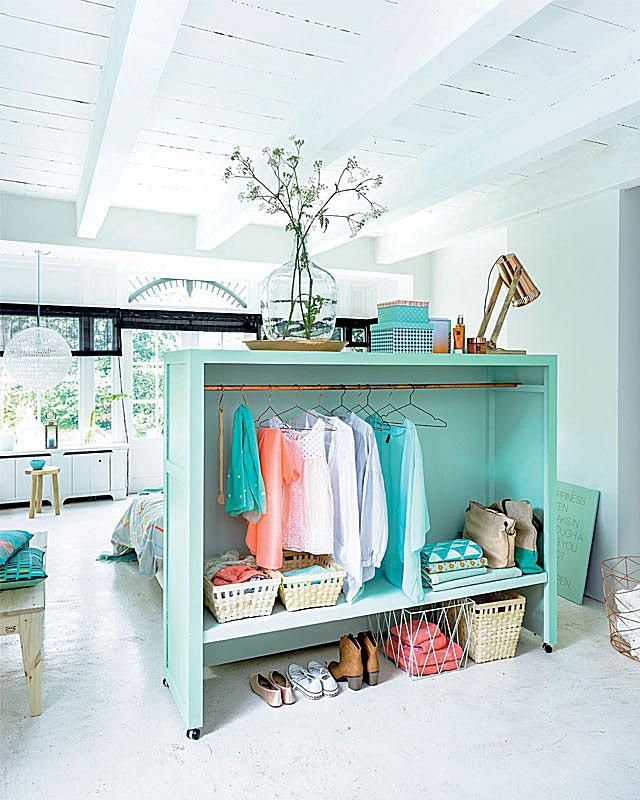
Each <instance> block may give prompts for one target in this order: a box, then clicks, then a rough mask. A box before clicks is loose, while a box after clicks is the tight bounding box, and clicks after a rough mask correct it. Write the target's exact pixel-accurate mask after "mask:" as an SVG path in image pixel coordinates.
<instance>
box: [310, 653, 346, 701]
mask: <svg viewBox="0 0 640 800" xmlns="http://www.w3.org/2000/svg"><path fill="white" fill-rule="evenodd" d="M307 672H308V673H309V674H310V675H313V677H314V678H317V679H318V680H319V681H320V683H321V685H322V691H323V693H324V694H326V695H327V697H335V696H336V695H337V694H338V691H339V689H338V684H337V683H336V680H335V678H334V677H333V675H332V674H331V673H330V672H329V670H328V669H327V668H326V667H325V665H324V664H321V663H320V662H319V661H309V663H308V664H307Z"/></svg>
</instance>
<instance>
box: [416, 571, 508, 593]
mask: <svg viewBox="0 0 640 800" xmlns="http://www.w3.org/2000/svg"><path fill="white" fill-rule="evenodd" d="M459 574H460V575H462V576H464V572H461V573H459ZM521 575H522V570H521V569H518V567H504V568H503V569H488V570H487V571H486V572H485V573H483V574H482V575H472V576H471V577H468V576H467V577H461V578H460V579H459V580H456V581H447V582H446V583H436V584H433V585H432V586H431V591H432V592H441V591H446V590H447V589H457V588H458V587H459V586H475V585H476V584H478V583H491V581H500V580H507V579H508V578H519V577H520V576H521Z"/></svg>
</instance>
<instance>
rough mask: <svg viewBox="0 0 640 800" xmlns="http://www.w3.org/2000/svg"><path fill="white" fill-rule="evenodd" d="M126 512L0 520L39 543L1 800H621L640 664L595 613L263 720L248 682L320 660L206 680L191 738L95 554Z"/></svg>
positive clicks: (567, 617) (12, 678)
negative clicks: (39, 687) (43, 562)
mask: <svg viewBox="0 0 640 800" xmlns="http://www.w3.org/2000/svg"><path fill="white" fill-rule="evenodd" d="M125 505H126V503H125V502H120V503H113V502H111V501H99V502H85V503H81V504H72V505H68V506H65V507H64V509H63V514H62V516H61V517H59V518H56V517H54V516H52V514H51V511H50V510H49V509H48V508H45V512H44V514H43V515H42V517H41V518H40V519H38V520H36V521H34V522H30V521H29V520H28V519H27V512H26V509H18V510H15V509H13V510H11V511H7V510H4V511H0V527H2V528H13V527H21V528H25V529H28V530H32V531H33V530H45V529H46V530H48V531H49V553H48V561H47V564H48V571H49V574H50V577H49V579H48V581H47V612H46V622H45V640H44V674H43V707H44V710H43V714H42V716H41V717H39V718H33V719H32V718H30V717H29V715H28V707H27V696H26V689H25V685H24V678H23V675H22V663H21V658H20V647H19V643H18V639H17V637H12V636H5V637H2V638H0V797H2V798H5V797H6V798H11V799H12V800H40V798H47V800H58V798H64V800H69V798H82V799H83V800H84V799H85V798H90V797H107V798H110V799H111V798H113V800H127V799H128V798H137V799H138V800H146V798H153V799H154V800H165V798H167V800H168V799H169V798H171V799H172V800H183V798H184V799H185V800H186V799H187V798H193V800H200V799H201V798H211V797H215V798H224V800H227V798H233V799H234V800H245V799H246V800H256V798H262V797H268V798H286V799H287V800H293V799H295V800H301V799H302V800H307V798H308V799H309V800H323V799H324V798H327V799H328V798H331V800H334V799H335V798H340V800H351V798H366V799H367V800H388V799H389V798H392V797H393V796H394V795H396V794H397V793H398V792H400V793H401V794H402V795H403V796H413V797H428V796H433V797H443V796H444V797H451V798H465V800H485V798H487V800H488V799H489V798H491V800H507V798H511V797H517V798H518V800H528V799H529V798H535V800H539V798H545V799H546V798H553V800H573V799H574V798H575V800H591V798H594V800H595V798H598V800H600V799H601V798H603V797H606V798H607V799H608V800H614V799H616V798H617V799H618V800H638V798H640V757H639V755H638V753H639V752H640V724H639V723H640V714H639V709H640V664H636V663H633V662H631V661H628V660H627V659H625V658H624V657H623V656H620V655H619V654H617V653H616V652H615V651H614V650H613V649H612V648H611V647H610V646H609V644H608V640H607V632H606V622H605V618H604V614H603V610H602V607H601V606H600V605H599V604H597V603H593V602H588V603H587V604H586V605H585V606H584V607H582V608H579V607H576V606H573V605H571V604H569V603H564V602H562V603H561V607H560V644H559V646H558V648H557V650H556V652H554V653H553V654H551V655H546V654H545V653H543V652H542V650H541V649H540V644H539V641H538V640H536V639H535V638H534V637H532V636H530V635H528V634H523V637H522V639H521V642H520V646H519V650H518V655H517V657H516V658H515V659H512V660H509V661H501V662H495V663H492V664H484V665H474V664H473V663H471V662H470V664H469V667H468V668H467V669H465V670H463V671H460V672H458V673H450V674H446V675H442V676H438V677H433V678H428V679H425V680H422V681H417V682H416V681H410V680H409V679H408V678H407V676H405V675H404V674H403V673H398V672H394V671H392V669H391V668H390V667H389V665H388V664H386V663H384V665H383V675H382V677H383V680H382V682H381V683H380V685H379V686H377V687H374V688H371V687H365V688H363V690H362V691H360V692H350V691H348V690H346V689H345V690H344V691H342V692H341V694H340V695H339V696H338V697H337V698H335V699H323V700H321V701H319V702H312V701H306V700H304V699H300V700H299V702H298V703H297V704H296V705H295V706H292V707H286V708H280V709H271V708H269V707H267V706H266V705H264V704H263V703H262V701H260V700H259V699H258V698H257V697H255V695H253V694H251V692H250V691H249V688H248V677H249V675H250V673H252V672H254V671H257V670H259V671H263V672H266V671H268V670H269V669H272V668H276V667H279V668H281V669H282V668H284V667H285V666H286V664H287V662H288V660H289V659H290V658H294V659H296V660H300V661H302V660H304V659H308V658H311V657H318V656H320V657H321V658H332V657H333V656H334V654H335V650H336V648H335V647H322V648H314V649H313V650H309V651H305V652H300V653H295V654H289V655H287V654H285V655H282V656H277V657H269V658H264V659H258V660H256V661H250V662H242V663H238V664H232V665H228V666H225V667H217V668H215V670H212V671H211V674H212V676H213V677H212V678H211V680H208V681H207V682H206V685H205V686H206V688H205V697H206V725H205V731H204V735H203V737H202V738H201V739H200V741H197V742H192V741H189V740H187V739H186V738H185V731H184V726H183V724H182V722H181V720H180V718H179V716H178V713H177V711H176V709H175V707H174V705H173V702H172V700H171V696H170V694H169V692H168V691H167V690H166V689H165V688H163V686H162V638H161V623H160V611H161V593H160V588H159V586H158V585H157V582H156V581H155V580H154V579H148V578H140V577H138V575H137V574H136V569H137V567H136V566H135V565H132V564H113V563H101V562H97V561H95V557H96V555H97V554H98V553H99V552H100V551H102V550H108V549H110V546H109V538H110V531H111V528H112V527H113V524H114V523H115V521H116V520H117V518H118V517H119V516H120V514H121V513H122V511H123V510H124V508H125Z"/></svg>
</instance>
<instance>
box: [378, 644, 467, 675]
mask: <svg viewBox="0 0 640 800" xmlns="http://www.w3.org/2000/svg"><path fill="white" fill-rule="evenodd" d="M444 640H445V644H444V646H443V647H439V648H437V649H431V650H429V649H428V647H426V646H422V647H420V648H416V647H411V646H409V645H401V646H400V647H397V645H395V644H394V641H393V640H392V639H391V638H389V639H388V640H387V643H386V645H385V647H384V653H385V655H386V656H387V657H388V658H390V659H391V660H392V661H393V662H394V663H395V664H396V666H398V667H400V669H402V670H404V671H405V672H410V673H411V674H412V675H433V674H434V673H436V672H442V671H443V670H449V669H456V667H458V666H460V664H461V663H462V656H463V650H462V648H461V647H460V645H458V644H456V643H455V642H452V641H451V639H448V638H447V637H446V636H445V637H444Z"/></svg>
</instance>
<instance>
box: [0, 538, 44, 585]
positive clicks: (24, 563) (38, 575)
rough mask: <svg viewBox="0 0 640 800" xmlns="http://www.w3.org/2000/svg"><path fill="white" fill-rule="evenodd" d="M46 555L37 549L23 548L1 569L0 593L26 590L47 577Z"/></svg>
mask: <svg viewBox="0 0 640 800" xmlns="http://www.w3.org/2000/svg"><path fill="white" fill-rule="evenodd" d="M43 560H44V553H43V552H42V550H38V549H37V548H36V547H23V548H22V549H21V550H18V551H17V552H16V553H14V554H13V555H12V556H11V558H10V559H9V560H8V561H7V563H6V564H4V565H3V566H1V567H0V591H1V590H3V589H26V588H27V587H29V586H35V585H36V584H37V583H40V581H43V580H44V579H45V578H46V577H47V573H46V572H45V571H44V566H43Z"/></svg>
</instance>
